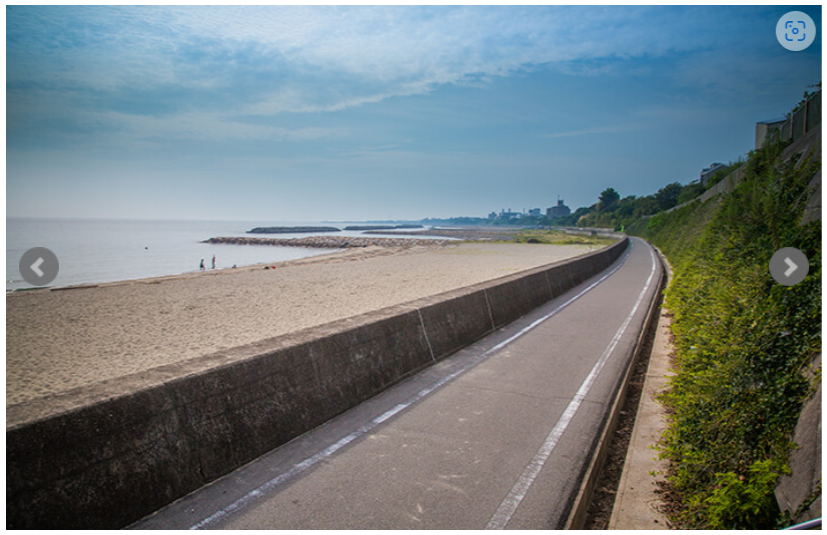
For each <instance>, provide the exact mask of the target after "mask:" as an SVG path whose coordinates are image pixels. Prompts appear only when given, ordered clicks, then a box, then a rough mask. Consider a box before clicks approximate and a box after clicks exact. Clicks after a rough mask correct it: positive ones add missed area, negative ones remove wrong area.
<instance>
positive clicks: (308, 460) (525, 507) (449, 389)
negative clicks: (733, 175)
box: [133, 239, 661, 529]
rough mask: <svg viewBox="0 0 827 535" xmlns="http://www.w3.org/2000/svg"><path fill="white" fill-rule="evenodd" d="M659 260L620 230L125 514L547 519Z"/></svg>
mask: <svg viewBox="0 0 827 535" xmlns="http://www.w3.org/2000/svg"><path fill="white" fill-rule="evenodd" d="M660 269H661V267H660V262H659V261H657V260H656V256H655V254H654V252H653V251H652V249H651V248H650V247H649V246H648V245H647V244H646V243H645V242H643V241H641V240H638V239H632V247H630V248H629V250H627V253H625V254H624V256H622V257H621V258H620V259H619V260H618V261H617V262H616V263H615V264H614V265H613V266H612V267H611V268H610V269H609V270H607V271H606V272H604V273H602V274H600V275H598V276H596V277H594V278H592V279H591V280H589V281H587V282H585V283H583V284H582V285H580V286H579V287H577V288H574V289H573V290H571V291H569V292H568V293H566V294H564V295H562V296H560V297H558V298H556V299H554V300H553V301H551V302H550V303H548V304H547V305H546V306H544V307H542V308H540V309H538V310H536V311H534V312H533V313H532V314H530V315H528V316H526V317H524V318H522V319H520V320H518V321H517V322H515V323H513V324H511V325H509V326H508V327H505V328H504V329H501V330H500V331H498V332H496V333H494V334H492V335H491V336H489V337H487V338H485V339H484V340H481V341H480V342H478V343H476V344H474V345H472V346H470V347H468V348H466V349H464V350H463V351H460V352H459V353H457V354H456V355H454V356H452V357H451V358H449V359H446V360H445V361H443V362H441V363H439V364H437V365H435V366H433V367H431V368H430V369H428V370H425V371H424V372H422V373H420V374H418V375H416V376H415V377H412V378H411V379H409V380H407V381H405V382H403V383H401V384H400V385H397V386H396V387H394V388H392V389H391V390H389V391H387V392H385V393H383V394H381V395H379V396H377V397H375V398H373V399H371V400H369V401H368V402H366V403H363V404H362V405H360V406H359V407H356V408H355V409H353V410H351V411H349V412H347V413H345V414H344V415H342V416H340V417H339V418H336V419H334V420H333V421H331V422H329V423H327V424H325V425H324V426H322V427H320V428H319V429H316V430H315V431H312V432H310V433H307V434H306V435H303V436H302V437H299V438H298V439H296V440H294V441H292V442H290V443H289V444H286V445H285V446H283V447H281V448H279V449H277V450H275V451H273V452H271V453H269V454H267V455H265V456H264V457H262V458H260V459H258V460H256V461H254V462H253V463H251V464H249V465H247V466H245V467H242V468H241V469H239V470H237V471H236V472H234V473H232V474H230V475H228V476H226V477H225V478H223V479H221V480H219V481H217V482H215V483H213V484H211V485H208V486H207V487H204V488H203V489H201V490H199V491H197V492H195V493H193V494H191V495H189V496H187V497H185V498H182V499H181V500H179V501H177V502H175V503H174V504H172V505H170V506H168V507H166V508H165V509H163V510H161V511H159V512H157V513H155V514H154V515H151V516H149V517H147V518H145V519H143V520H142V521H140V522H138V523H137V524H135V525H134V526H133V527H135V528H141V529H153V528H173V529H180V528H191V527H195V528H229V529H255V528H257V529H308V528H337V529H339V528H341V529H345V528H375V529H403V528H420V529H467V528H471V529H482V528H494V529H497V528H509V529H511V528H520V529H544V528H561V527H563V526H564V524H565V521H566V518H567V516H568V513H569V511H570V509H571V505H572V502H573V500H574V496H575V495H576V493H577V491H578V489H579V486H580V482H581V479H582V475H583V472H584V470H585V468H586V464H587V462H588V457H589V455H590V453H591V451H592V449H593V447H594V443H595V441H596V438H597V436H598V435H599V431H600V429H601V426H602V425H603V422H604V421H605V418H606V416H607V412H608V407H609V406H610V404H611V400H612V398H613V395H614V393H615V391H616V388H617V386H618V383H619V379H620V377H621V375H622V374H623V372H624V371H625V369H626V367H627V366H628V363H629V361H630V359H631V354H632V352H633V349H634V344H635V340H636V338H637V336H638V333H639V332H640V330H641V328H642V325H643V322H644V319H645V315H646V312H647V307H648V306H649V303H650V301H651V299H653V297H654V295H655V292H656V286H657V282H658V278H659V273H660Z"/></svg>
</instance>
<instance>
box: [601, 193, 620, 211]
mask: <svg viewBox="0 0 827 535" xmlns="http://www.w3.org/2000/svg"><path fill="white" fill-rule="evenodd" d="M619 200H620V194H619V193H618V192H616V191H615V189H614V188H606V189H604V190H603V192H602V193H601V194H600V211H601V212H611V211H612V210H613V209H614V207H615V205H616V204H617V201H619Z"/></svg>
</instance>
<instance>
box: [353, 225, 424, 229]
mask: <svg viewBox="0 0 827 535" xmlns="http://www.w3.org/2000/svg"><path fill="white" fill-rule="evenodd" d="M418 228H425V227H423V226H422V225H355V226H350V227H345V230H400V229H418Z"/></svg>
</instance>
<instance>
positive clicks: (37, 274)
mask: <svg viewBox="0 0 827 535" xmlns="http://www.w3.org/2000/svg"><path fill="white" fill-rule="evenodd" d="M18 267H19V268H20V275H21V276H22V277H23V279H24V280H25V281H26V282H28V283H29V284H31V285H32V286H46V285H47V284H49V283H51V282H52V281H53V280H55V277H57V272H58V270H59V269H60V262H58V260H57V256H56V255H55V254H54V253H53V252H52V251H50V250H49V249H46V248H45V247H33V248H31V249H29V250H28V251H26V252H25V253H23V256H22V257H20V264H19V266H18Z"/></svg>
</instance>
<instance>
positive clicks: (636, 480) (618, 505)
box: [609, 250, 673, 530]
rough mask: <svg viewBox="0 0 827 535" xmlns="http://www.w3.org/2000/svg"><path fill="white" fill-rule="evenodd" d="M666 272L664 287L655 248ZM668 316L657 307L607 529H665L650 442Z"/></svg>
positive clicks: (662, 383) (654, 437)
mask: <svg viewBox="0 0 827 535" xmlns="http://www.w3.org/2000/svg"><path fill="white" fill-rule="evenodd" d="M658 254H659V255H660V257H661V261H662V262H663V265H664V268H665V269H664V272H665V273H666V279H667V280H666V283H665V285H664V287H668V286H669V283H670V282H671V281H672V267H671V266H670V265H669V262H668V261H667V260H666V257H665V256H664V255H663V254H662V253H661V252H660V250H658ZM671 324H672V319H671V316H670V315H669V312H668V310H666V309H663V308H662V309H661V310H660V313H659V314H658V317H657V332H656V334H655V341H654V344H653V346H652V355H651V356H650V358H649V367H648V369H647V371H646V378H645V380H644V383H643V391H642V392H641V396H640V405H639V406H638V411H637V417H636V418H635V426H634V429H633V430H632V438H631V441H630V442H629V449H628V450H627V453H626V462H625V464H624V465H623V473H622V475H621V476H620V484H619V485H618V488H617V496H616V497H615V503H614V509H613V510H612V517H611V519H610V520H609V529H622V530H626V529H669V524H668V521H669V519H668V518H667V516H666V515H665V514H664V513H662V512H661V511H660V510H659V509H658V504H659V503H660V502H661V500H660V497H659V496H658V494H657V493H656V491H657V490H658V481H665V477H666V476H665V472H666V468H667V467H668V463H667V462H666V461H661V460H659V459H658V458H657V452H655V451H654V450H653V447H654V445H655V444H656V443H657V442H658V441H659V440H660V438H661V436H662V435H663V432H664V431H665V430H666V425H667V420H666V411H665V410H664V407H663V405H661V404H660V403H658V402H657V399H656V396H657V395H658V394H659V393H661V392H663V391H664V390H665V389H666V387H667V384H668V382H669V378H670V377H671V375H672V373H671V371H670V368H669V365H670V361H669V358H670V355H671V354H672V350H673V347H672V344H671V343H670V341H669V337H670V333H671V331H670V328H671V327H670V326H671Z"/></svg>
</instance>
